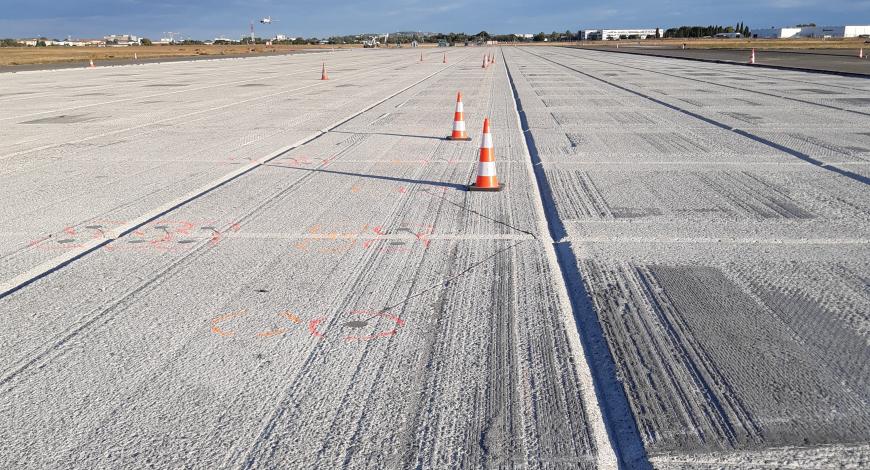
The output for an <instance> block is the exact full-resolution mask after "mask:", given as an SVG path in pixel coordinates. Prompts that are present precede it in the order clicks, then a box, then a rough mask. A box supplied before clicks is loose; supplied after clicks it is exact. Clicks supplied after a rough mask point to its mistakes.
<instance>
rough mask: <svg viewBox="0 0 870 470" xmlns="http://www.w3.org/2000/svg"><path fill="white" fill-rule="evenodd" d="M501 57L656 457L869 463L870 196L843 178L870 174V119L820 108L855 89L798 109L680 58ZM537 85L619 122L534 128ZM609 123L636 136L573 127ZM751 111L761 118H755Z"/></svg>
mask: <svg viewBox="0 0 870 470" xmlns="http://www.w3.org/2000/svg"><path fill="white" fill-rule="evenodd" d="M506 56H507V57H506V59H505V60H506V62H507V64H508V67H509V69H510V70H511V72H512V75H513V77H514V84H515V86H516V89H517V93H518V95H519V98H520V100H521V102H522V106H523V108H524V109H526V110H531V112H529V114H530V115H531V116H532V118H533V120H532V121H530V123H531V133H530V139H529V140H530V142H531V143H532V144H533V145H534V148H533V151H534V152H537V155H536V158H538V159H539V160H540V161H541V162H542V166H543V174H544V175H545V178H546V181H547V184H548V186H549V188H550V190H551V194H552V196H551V197H552V200H551V204H552V208H553V210H554V211H556V214H558V222H557V224H558V227H557V230H564V232H565V241H566V243H570V246H571V250H572V253H573V257H574V258H573V259H574V261H573V263H576V268H575V269H577V270H578V274H579V275H581V276H582V277H583V284H582V285H581V286H578V289H580V290H575V295H576V296H579V297H582V299H588V302H589V303H590V304H591V306H592V307H593V308H594V309H595V312H596V313H597V321H598V322H597V325H600V328H601V330H602V335H603V337H604V338H605V340H606V342H607V344H608V346H609V352H610V354H611V357H612V361H613V366H612V367H613V368H614V370H615V372H614V374H615V375H616V377H617V379H616V380H618V383H619V384H620V385H621V388H622V390H623V393H624V395H625V397H626V400H627V403H628V405H627V406H629V407H630V408H631V410H632V414H633V416H634V418H635V423H636V426H637V439H640V440H642V442H643V445H644V448H645V449H646V452H647V454H648V456H649V461H650V462H651V463H652V464H653V465H654V466H655V467H660V468H755V467H760V466H762V465H771V464H773V465H797V466H801V468H823V467H824V466H825V465H829V464H831V463H832V462H836V464H837V465H842V466H847V467H848V466H852V467H854V468H858V467H860V466H861V465H862V464H866V463H867V452H868V447H867V446H866V444H865V443H866V441H867V439H868V437H870V415H868V414H867V412H866V409H867V406H866V405H867V399H868V397H870V394H868V391H870V388H868V387H870V384H868V382H867V380H866V378H867V377H868V374H867V371H866V370H864V365H863V364H865V363H867V359H868V358H870V352H868V351H870V350H868V348H867V336H866V331H867V328H868V325H870V319H868V317H867V315H866V312H867V311H868V310H867V309H868V305H870V295H868V290H867V288H866V287H867V284H866V280H867V279H868V276H870V271H868V269H867V266H868V265H870V264H868V261H870V251H868V246H870V225H868V223H867V220H870V219H868V210H870V207H868V206H867V204H866V202H865V201H867V200H868V193H870V192H868V186H867V182H865V181H861V180H860V178H856V177H846V176H843V175H842V174H841V173H838V172H835V171H831V168H837V169H847V168H848V169H849V171H852V172H854V173H855V174H858V172H859V171H864V172H866V168H867V165H866V163H867V161H866V159H864V158H863V157H864V155H863V152H862V151H861V150H860V148H862V147H861V146H862V145H864V140H863V137H864V136H863V134H862V132H863V130H862V129H863V128H864V127H866V126H867V124H868V121H867V117H865V116H863V115H861V114H855V113H851V114H849V115H848V117H846V116H845V115H844V114H843V113H840V114H836V113H831V112H829V111H828V110H827V109H826V108H824V107H822V106H817V105H813V104H812V103H813V100H815V99H816V98H817V97H818V96H820V95H821V94H823V92H826V91H828V90H839V91H830V94H833V93H837V94H839V93H841V92H843V90H842V89H840V88H834V87H827V86H825V84H824V82H825V81H826V79H822V78H819V77H812V78H811V79H812V80H813V81H815V82H818V84H816V85H813V89H814V90H817V91H809V90H807V91H806V93H807V94H808V95H801V96H806V98H807V100H806V101H807V102H801V103H798V102H794V101H791V102H790V101H789V100H786V99H784V98H777V97H774V96H770V95H769V94H767V93H768V92H767V91H766V90H772V89H773V90H776V89H778V90H781V91H778V93H782V92H785V93H787V92H786V91H785V89H786V88H788V87H790V84H785V86H783V85H784V84H783V82H777V81H775V82H774V84H772V85H770V86H769V87H768V86H767V85H765V87H764V88H763V89H760V90H756V89H755V85H754V83H753V82H746V83H743V84H741V85H740V87H741V88H746V89H747V91H741V90H737V89H733V88H725V87H717V86H715V85H711V84H704V86H703V87H700V86H698V85H694V86H691V84H692V83H697V82H695V81H694V78H693V77H692V76H691V75H689V74H688V72H687V71H686V72H684V71H675V70H673V69H672V68H671V67H669V65H670V64H671V63H673V61H667V59H650V58H645V57H644V58H641V57H638V58H635V57H633V56H629V55H621V56H619V60H618V61H617V60H614V59H613V58H608V57H607V56H605V55H604V54H601V53H598V52H586V51H579V50H570V51H567V50H565V49H546V48H535V49H531V48H530V49H525V50H524V49H513V48H507V49H506ZM602 56H603V57H604V58H602ZM704 68H705V69H711V70H714V71H715V72H716V76H725V75H728V74H729V73H733V72H734V70H733V68H732V67H728V66H724V65H715V66H714V65H705V66H704ZM740 70H741V71H742V70H743V69H740ZM532 71H534V73H535V74H538V75H541V74H548V73H552V74H568V75H572V78H571V81H569V82H568V84H566V86H565V88H569V89H579V90H582V93H576V95H578V96H594V95H596V94H599V95H601V96H607V99H608V100H609V101H608V102H607V103H606V104H607V108H605V110H600V109H598V108H594V107H593V108H587V109H578V110H576V111H575V112H574V114H573V116H574V117H573V119H567V117H568V115H567V114H561V116H563V117H565V118H566V119H565V120H564V122H561V121H560V120H558V119H554V120H551V121H550V122H549V123H548V124H547V125H545V126H542V127H537V125H536V123H535V122H534V116H539V115H541V114H542V113H543V112H545V110H546V109H547V107H548V106H549V105H551V104H552V102H548V101H546V100H548V98H549V95H548V94H547V93H543V94H542V93H541V91H542V90H544V91H548V90H549V88H546V87H542V86H541V82H540V80H537V77H533V76H530V75H532V73H531V72H532ZM659 71H664V72H663V73H659ZM665 72H666V73H667V75H665V74H664V73H665ZM765 73H766V75H769V76H771V77H772V79H776V77H777V76H779V75H780V74H781V75H783V76H786V75H787V76H788V77H795V76H796V74H787V73H785V72H771V71H767V72H765ZM714 80H718V79H714ZM687 85H688V86H691V89H687ZM852 85H854V87H853V89H852V90H850V91H848V94H850V95H852V94H855V95H857V96H860V97H867V96H870V94H868V93H867V92H866V91H857V90H859V89H861V87H863V86H864V85H863V81H861V80H858V79H856V80H854V81H847V80H845V79H838V80H837V82H836V86H838V87H840V86H843V87H846V86H849V87H851V86H852ZM802 87H803V86H802ZM803 88H808V87H803ZM598 90H600V93H596V92H597V91H598ZM756 91H758V92H756ZM759 92H760V93H759ZM562 94H563V96H569V95H572V93H571V92H569V91H564V92H562ZM824 94H829V93H824ZM707 96H709V98H708V97H707ZM638 98H643V99H644V100H645V103H642V104H640V106H635V105H636V103H638ZM583 99H587V98H583ZM749 100H752V101H754V102H755V104H752V105H748V103H747V101H749ZM819 102H821V101H820V100H819ZM783 107H788V109H789V111H788V112H783V111H782V109H783ZM686 111H687V112H686ZM674 112H678V113H680V114H681V117H680V119H670V116H671V115H672V114H673V113H674ZM594 113H605V114H607V115H609V116H612V115H620V114H622V115H626V116H637V118H636V119H635V120H634V121H633V122H627V126H626V127H627V129H625V130H618V131H617V130H607V131H604V132H602V131H600V130H599V129H597V128H596V127H595V122H596V120H595V118H592V125H591V126H590V127H589V129H587V130H586V131H584V132H579V133H578V132H576V131H574V129H575V128H578V127H584V126H585V124H586V122H585V121H586V120H587V119H588V115H589V114H594ZM750 113H751V114H752V115H753V116H757V117H758V119H754V120H753V119H742V118H743V117H745V116H748V115H750ZM653 115H658V116H665V117H667V119H663V120H659V121H655V120H653V119H651V118H650V116H653ZM686 118H689V119H693V120H694V121H695V122H694V124H692V125H691V126H689V127H688V128H687V127H686V126H685V125H684V124H683V122H684V121H685V119H686ZM738 127H739V130H740V131H742V132H744V134H741V133H739V132H735V128H738ZM572 135H577V136H578V137H577V138H576V139H575V140H572V139H571V138H567V139H566V137H567V136H572ZM587 136H588V137H587ZM701 136H703V138H702V137H701ZM756 136H757V137H760V138H752V137H756ZM584 137H585V138H584ZM656 138H657V139H656ZM704 142H707V144H705V143H704ZM834 142H836V145H834ZM566 143H569V144H571V146H570V151H567V150H568V149H569V147H567V146H566V145H565V144H566ZM847 148H848V150H847ZM742 149H745V151H742ZM608 150H609V152H608ZM799 155H803V156H804V157H807V158H809V159H811V160H814V161H817V162H824V163H823V164H815V165H814V164H813V163H811V162H808V161H806V159H804V158H799ZM846 164H848V165H851V166H849V167H845V166H843V167H842V168H841V167H840V165H846ZM729 201H730V202H729ZM545 202H546V201H545ZM551 224H552V222H551ZM586 293H588V297H587V294H586ZM582 299H581V300H582ZM862 462H863V463H862Z"/></svg>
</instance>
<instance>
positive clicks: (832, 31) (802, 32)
mask: <svg viewBox="0 0 870 470" xmlns="http://www.w3.org/2000/svg"><path fill="white" fill-rule="evenodd" d="M860 36H870V26H794V27H786V28H759V29H753V30H752V37H755V38H764V39H783V38H856V37H860Z"/></svg>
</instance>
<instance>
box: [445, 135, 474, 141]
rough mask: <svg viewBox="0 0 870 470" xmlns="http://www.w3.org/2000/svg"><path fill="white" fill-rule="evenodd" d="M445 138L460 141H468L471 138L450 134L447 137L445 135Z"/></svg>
mask: <svg viewBox="0 0 870 470" xmlns="http://www.w3.org/2000/svg"><path fill="white" fill-rule="evenodd" d="M445 139H447V140H459V141H462V142H468V141H469V140H471V137H453V136H452V135H448V136H447V137H445Z"/></svg>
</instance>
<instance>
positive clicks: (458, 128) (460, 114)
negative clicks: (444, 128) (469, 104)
mask: <svg viewBox="0 0 870 470" xmlns="http://www.w3.org/2000/svg"><path fill="white" fill-rule="evenodd" d="M447 140H471V138H470V137H468V134H467V133H466V132H465V112H464V107H463V106H462V92H461V91H457V92H456V111H455V112H454V113H453V133H452V134H450V135H449V136H448V137H447Z"/></svg>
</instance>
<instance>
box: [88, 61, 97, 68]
mask: <svg viewBox="0 0 870 470" xmlns="http://www.w3.org/2000/svg"><path fill="white" fill-rule="evenodd" d="M88 67H90V68H96V65H94V59H91V64H90V65H89V66H88Z"/></svg>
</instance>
